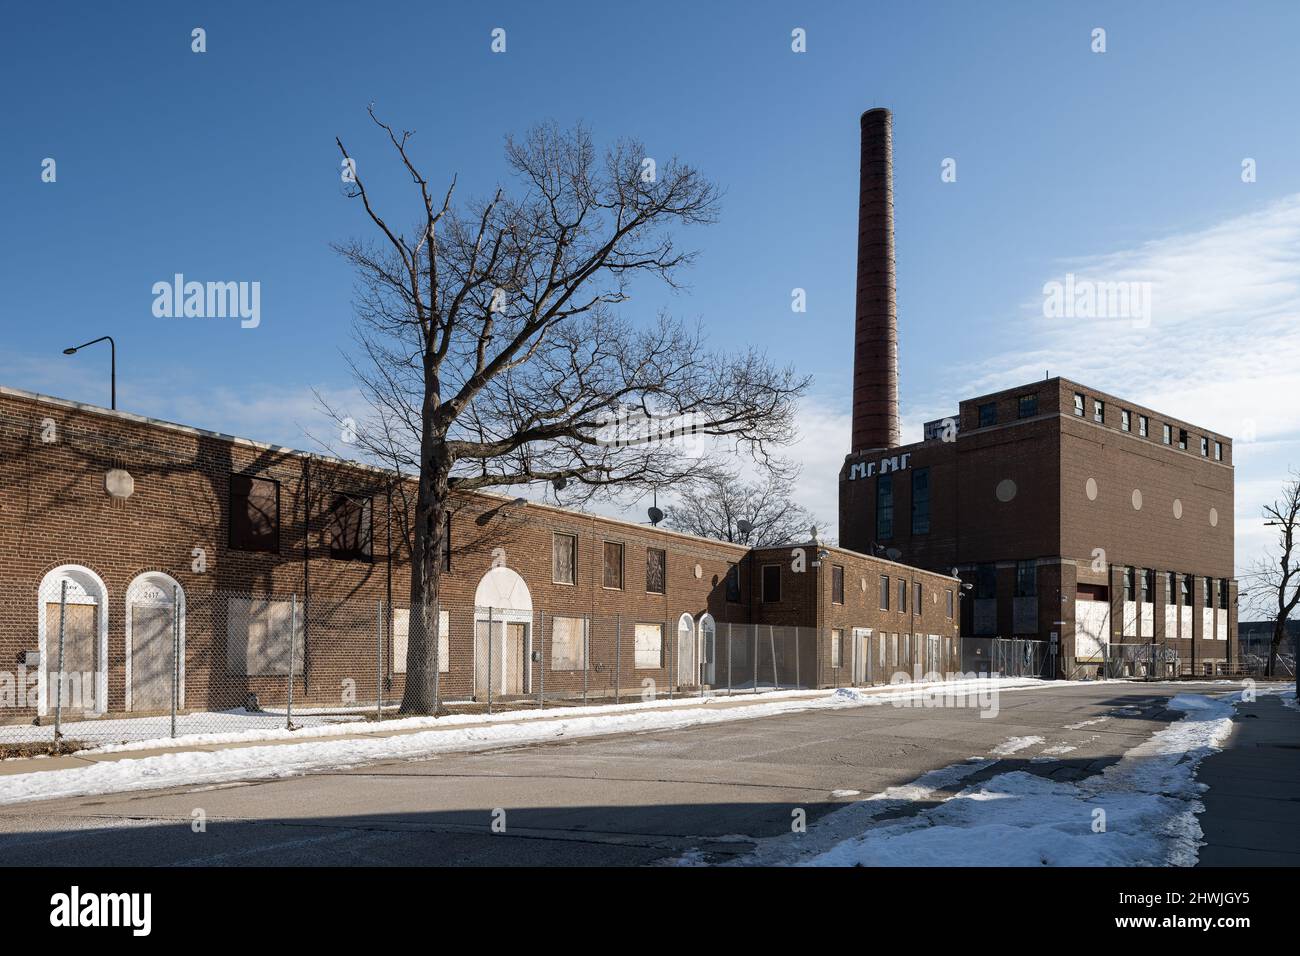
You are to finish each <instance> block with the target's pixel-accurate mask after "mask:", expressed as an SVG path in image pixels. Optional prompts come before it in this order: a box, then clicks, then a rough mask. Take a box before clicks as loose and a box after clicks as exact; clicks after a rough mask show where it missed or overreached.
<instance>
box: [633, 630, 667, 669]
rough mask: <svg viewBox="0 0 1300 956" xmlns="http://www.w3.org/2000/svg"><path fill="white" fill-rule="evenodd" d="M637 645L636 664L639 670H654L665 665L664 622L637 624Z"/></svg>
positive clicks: (635, 649) (634, 651)
mask: <svg viewBox="0 0 1300 956" xmlns="http://www.w3.org/2000/svg"><path fill="white" fill-rule="evenodd" d="M635 640H636V646H635V648H634V650H633V656H634V658H635V662H634V663H635V666H636V668H637V669H638V670H654V669H656V668H659V667H663V666H664V626H663V625H662V624H638V625H637V626H636V637H635Z"/></svg>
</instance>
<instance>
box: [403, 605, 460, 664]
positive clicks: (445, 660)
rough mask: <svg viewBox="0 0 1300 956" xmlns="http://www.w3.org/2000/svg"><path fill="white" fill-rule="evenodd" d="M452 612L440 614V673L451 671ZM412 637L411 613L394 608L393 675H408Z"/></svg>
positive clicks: (440, 612) (405, 609) (441, 612)
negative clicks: (408, 658)
mask: <svg viewBox="0 0 1300 956" xmlns="http://www.w3.org/2000/svg"><path fill="white" fill-rule="evenodd" d="M450 630H451V612H450V611H439V612H438V671H439V672H440V673H443V674H446V673H448V672H450V671H451V641H450V638H449V632H450ZM410 636H411V612H410V610H408V609H407V608H404V607H395V608H393V673H394V674H405V673H406V654H407V646H408V644H409V643H410Z"/></svg>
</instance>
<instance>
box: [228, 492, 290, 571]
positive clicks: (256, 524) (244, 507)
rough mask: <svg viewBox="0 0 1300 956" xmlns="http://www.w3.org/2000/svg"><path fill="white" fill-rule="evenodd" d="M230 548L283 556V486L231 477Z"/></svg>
mask: <svg viewBox="0 0 1300 956" xmlns="http://www.w3.org/2000/svg"><path fill="white" fill-rule="evenodd" d="M230 547H232V548H234V549H235V550H236V551H268V552H270V553H272V554H278V553H279V552H280V483H279V482H278V481H274V480H272V479H270V478H255V477H253V476H252V475H231V476H230Z"/></svg>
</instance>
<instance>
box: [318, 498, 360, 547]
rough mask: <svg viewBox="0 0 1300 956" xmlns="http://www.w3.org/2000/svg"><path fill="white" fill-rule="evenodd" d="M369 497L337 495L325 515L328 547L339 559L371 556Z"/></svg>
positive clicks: (326, 543)
mask: <svg viewBox="0 0 1300 956" xmlns="http://www.w3.org/2000/svg"><path fill="white" fill-rule="evenodd" d="M370 541H371V518H370V499H369V498H363V497H360V496H357V495H336V496H335V497H334V500H333V501H332V502H331V503H330V507H329V511H328V513H327V514H326V515H325V546H326V547H327V548H328V549H329V555H330V557H331V558H334V559H336V560H339V561H369V560H370V559H371V550H370Z"/></svg>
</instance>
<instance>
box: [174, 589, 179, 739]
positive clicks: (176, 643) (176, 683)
mask: <svg viewBox="0 0 1300 956" xmlns="http://www.w3.org/2000/svg"><path fill="white" fill-rule="evenodd" d="M180 597H181V596H180V588H178V587H177V586H176V585H174V584H173V585H172V737H175V736H176V705H177V702H178V700H179V698H180V671H181V662H180V653H181V600H180Z"/></svg>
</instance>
